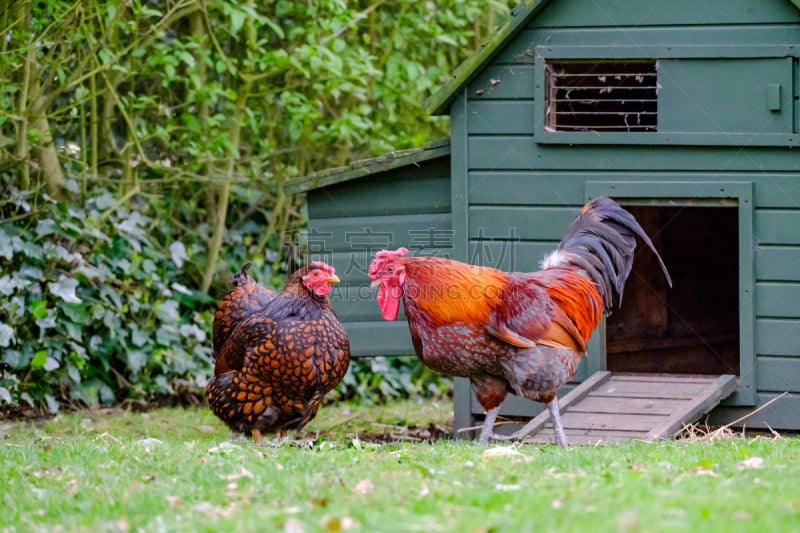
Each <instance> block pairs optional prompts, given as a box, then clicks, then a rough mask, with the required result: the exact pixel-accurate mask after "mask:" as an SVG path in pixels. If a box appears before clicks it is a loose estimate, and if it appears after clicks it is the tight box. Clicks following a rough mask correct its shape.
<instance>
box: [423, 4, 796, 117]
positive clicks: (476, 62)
mask: <svg viewBox="0 0 800 533" xmlns="http://www.w3.org/2000/svg"><path fill="white" fill-rule="evenodd" d="M549 1H550V0H521V2H520V3H519V4H518V5H517V6H515V7H514V8H512V9H511V11H510V12H509V15H508V20H506V22H504V23H503V25H502V26H500V27H499V28H498V29H497V31H496V32H495V33H494V36H493V37H492V38H491V39H489V40H488V41H485V42H484V43H483V44H481V47H480V49H478V51H477V52H475V53H474V54H472V55H471V56H470V57H468V58H467V59H466V60H465V61H464V62H463V63H461V64H460V65H459V66H458V67H457V68H456V70H455V71H454V72H453V75H452V77H451V78H450V80H449V81H447V82H445V83H444V84H443V85H441V86H440V87H439V88H438V89H437V90H436V92H435V93H433V94H432V95H431V96H429V97H428V98H427V99H426V100H425V101H424V102H423V107H424V108H425V110H426V111H427V112H428V113H430V114H431V115H443V114H446V111H447V108H448V107H449V105H450V102H451V101H452V100H453V98H455V95H456V94H457V93H458V91H459V90H460V89H461V88H462V87H463V86H464V85H466V84H467V83H469V82H470V81H472V78H474V77H475V75H476V74H477V72H478V68H479V66H480V65H481V64H483V63H484V62H485V61H488V60H489V59H491V58H492V57H494V56H495V55H496V54H497V53H498V52H499V48H501V46H502V45H503V44H504V43H505V42H506V41H507V40H508V39H509V38H511V37H513V36H514V35H516V33H517V32H519V31H520V30H521V29H522V28H524V27H525V25H526V24H527V22H528V21H529V20H530V19H531V17H533V15H534V14H536V13H537V12H538V11H539V10H540V9H541V8H543V7H544V6H545V5H547V3H548V2H549ZM792 2H796V3H798V4H800V0H792Z"/></svg>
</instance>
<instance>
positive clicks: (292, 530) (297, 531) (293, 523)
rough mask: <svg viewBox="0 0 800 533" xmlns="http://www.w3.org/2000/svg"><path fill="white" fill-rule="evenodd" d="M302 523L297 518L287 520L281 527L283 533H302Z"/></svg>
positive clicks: (303, 529)
mask: <svg viewBox="0 0 800 533" xmlns="http://www.w3.org/2000/svg"><path fill="white" fill-rule="evenodd" d="M303 531H305V528H304V527H303V522H302V521H300V519H298V518H289V519H288V520H286V523H285V524H284V525H283V533H303Z"/></svg>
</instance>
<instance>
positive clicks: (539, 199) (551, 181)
mask: <svg viewBox="0 0 800 533" xmlns="http://www.w3.org/2000/svg"><path fill="white" fill-rule="evenodd" d="M585 180H586V176H585V174H582V173H576V172H562V171H544V170H542V171H539V170H536V171H534V170H527V171H526V170H519V171H503V170H495V171H472V172H470V174H469V201H470V204H472V205H555V206H561V207H566V206H570V205H574V206H582V204H583V202H584V200H585V197H584V183H585ZM606 182H609V183H611V182H651V183H653V185H654V186H656V185H657V184H659V183H669V182H678V183H681V184H692V183H704V184H705V185H706V188H707V189H708V190H707V191H694V192H696V193H697V194H702V195H703V196H708V195H710V193H712V192H714V191H713V190H712V189H711V187H712V186H713V185H714V184H715V183H717V182H727V183H749V182H752V183H753V186H754V192H753V202H754V205H755V207H756V208H793V207H797V206H800V179H798V173H797V172H792V173H788V174H786V173H776V172H770V173H758V174H757V175H753V174H752V173H742V172H724V173H722V172H713V173H710V172H642V171H640V170H637V171H616V172H604V173H603V181H602V183H606ZM681 186H683V185H681ZM697 194H690V195H689V198H686V199H683V200H682V201H686V202H687V203H688V202H689V199H690V198H691V200H698V198H695V196H697ZM773 248H774V247H772V246H762V247H761V248H759V249H758V251H757V252H758V253H759V254H760V253H765V254H767V255H768V254H769V253H770V252H771V251H772V249H773ZM778 252H779V253H780V252H784V253H790V254H797V255H796V256H794V255H793V257H792V259H793V260H794V263H795V264H800V248H791V247H790V248H787V249H785V250H784V249H779V250H778ZM792 259H790V260H792ZM766 260H768V261H769V260H770V258H769V257H766ZM776 262H777V263H778V264H785V262H784V261H782V260H776ZM768 264H769V265H771V264H772V262H769V263H768ZM765 266H766V265H765ZM762 268H763V267H762ZM791 274H793V275H794V276H800V271H799V270H798V269H794V270H792V271H791ZM760 279H761V278H760ZM773 279H776V280H783V279H784V278H780V277H779V278H773ZM786 279H787V280H791V279H800V278H786Z"/></svg>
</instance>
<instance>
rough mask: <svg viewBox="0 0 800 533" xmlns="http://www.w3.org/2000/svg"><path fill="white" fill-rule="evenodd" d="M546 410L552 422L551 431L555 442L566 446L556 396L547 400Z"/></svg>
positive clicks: (563, 446)
mask: <svg viewBox="0 0 800 533" xmlns="http://www.w3.org/2000/svg"><path fill="white" fill-rule="evenodd" d="M547 410H548V411H550V421H551V422H552V423H553V433H555V436H556V443H558V445H559V446H561V447H562V448H566V447H567V436H566V435H565V434H564V426H562V425H561V415H560V414H559V412H558V398H554V399H552V400H551V401H549V402H547Z"/></svg>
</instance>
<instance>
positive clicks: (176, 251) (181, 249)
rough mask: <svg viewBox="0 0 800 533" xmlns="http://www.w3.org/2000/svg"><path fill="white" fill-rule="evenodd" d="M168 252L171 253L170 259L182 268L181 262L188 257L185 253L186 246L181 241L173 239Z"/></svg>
mask: <svg viewBox="0 0 800 533" xmlns="http://www.w3.org/2000/svg"><path fill="white" fill-rule="evenodd" d="M169 253H170V254H172V261H173V262H174V263H175V266H177V267H178V268H182V267H183V262H184V261H186V260H188V259H189V256H188V255H187V253H186V246H184V245H183V243H182V242H181V241H175V242H173V243H172V244H170V245H169Z"/></svg>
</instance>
